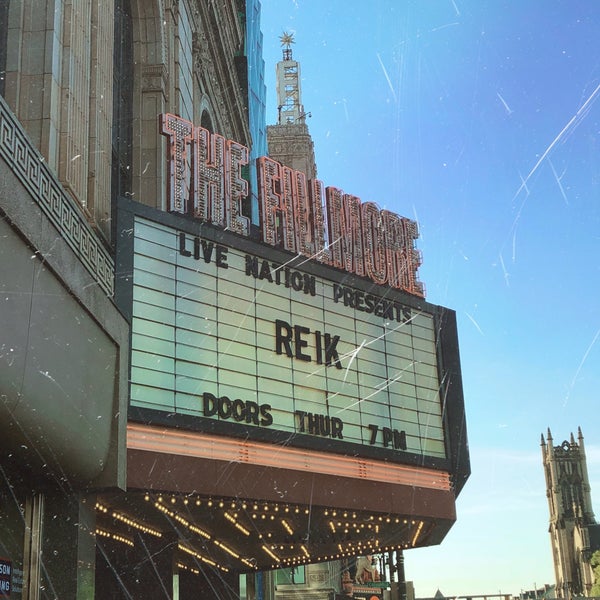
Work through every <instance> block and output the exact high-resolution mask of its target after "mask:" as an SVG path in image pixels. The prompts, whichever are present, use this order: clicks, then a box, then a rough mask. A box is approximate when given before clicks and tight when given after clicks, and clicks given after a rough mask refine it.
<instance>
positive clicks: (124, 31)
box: [111, 0, 133, 200]
mask: <svg viewBox="0 0 600 600" xmlns="http://www.w3.org/2000/svg"><path fill="white" fill-rule="evenodd" d="M132 146H133V22H132V18H131V4H130V0H115V49H114V58H113V125H112V183H111V191H112V198H113V200H114V199H115V198H117V197H118V196H125V195H130V194H131V191H132V179H133V173H132V171H133V163H132V160H133V151H132Z"/></svg>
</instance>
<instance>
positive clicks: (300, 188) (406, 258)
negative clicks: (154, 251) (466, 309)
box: [160, 114, 424, 297]
mask: <svg viewBox="0 0 600 600" xmlns="http://www.w3.org/2000/svg"><path fill="white" fill-rule="evenodd" d="M160 132H161V133H162V134H163V135H165V136H166V137H167V143H168V149H169V151H168V164H167V168H168V182H169V187H168V210H169V211H171V212H177V213H182V214H188V215H191V216H192V217H194V218H196V219H199V220H201V221H206V222H210V223H212V224H214V225H217V226H219V227H223V228H227V229H229V230H230V231H234V232H236V233H238V234H240V235H245V236H248V235H249V233H250V221H249V219H248V218H247V217H245V216H244V215H242V208H241V207H242V200H243V199H244V198H245V197H246V196H247V194H248V182H247V181H246V180H245V179H244V178H243V176H242V167H243V166H244V165H247V164H248V156H249V153H248V149H247V148H246V147H245V146H243V145H241V144H238V143H237V142H234V141H232V140H226V139H225V138H224V137H223V136H220V135H217V134H211V133H210V132H209V131H208V130H206V129H204V128H203V127H195V126H194V124H193V123H191V122H190V121H187V120H185V119H182V118H181V117H178V116H176V115H172V114H163V115H161V117H160ZM257 175H258V190H257V191H258V201H259V207H260V221H261V223H260V229H261V234H262V241H263V242H265V243H267V244H269V245H271V246H276V247H279V248H283V249H285V250H289V251H290V252H294V253H297V254H301V255H303V256H306V257H307V258H310V259H313V260H316V261H318V262H321V263H324V264H327V265H331V266H333V267H336V268H338V269H343V270H345V271H347V272H349V273H354V274H356V275H358V276H361V277H368V278H369V279H371V280H372V281H373V282H374V283H376V284H378V285H388V286H390V287H392V288H397V289H401V290H403V291H406V292H409V293H411V294H414V295H417V296H420V297H423V296H424V292H423V285H422V284H421V282H419V281H418V278H417V269H418V267H419V265H420V264H421V257H420V253H419V252H418V250H416V249H415V247H414V241H415V240H416V239H417V237H418V229H417V224H416V223H415V222H414V221H412V220H410V219H407V218H405V217H400V216H398V215H397V214H395V213H393V212H390V211H388V210H380V209H379V208H378V207H377V205H376V204H374V203H373V202H361V200H360V198H357V197H356V196H352V195H350V194H345V193H344V192H343V191H342V190H340V189H338V188H335V187H327V188H325V187H324V186H323V183H322V182H321V181H319V180H316V179H315V180H307V179H306V176H305V174H304V173H301V172H300V171H294V170H293V169H291V168H289V167H286V166H284V165H281V164H280V163H278V162H276V161H274V160H272V159H270V158H267V157H261V158H259V159H258V161H257Z"/></svg>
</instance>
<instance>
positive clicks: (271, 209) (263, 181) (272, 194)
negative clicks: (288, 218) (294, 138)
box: [256, 156, 281, 246]
mask: <svg viewBox="0 0 600 600" xmlns="http://www.w3.org/2000/svg"><path fill="white" fill-rule="evenodd" d="M256 165H257V169H258V189H259V196H260V198H261V200H262V206H261V211H260V220H261V226H262V238H263V242H265V243H266V244H269V245H270V246H277V244H278V243H279V235H278V231H277V227H278V218H277V217H278V215H277V212H278V210H279V206H280V201H281V194H280V192H279V191H278V190H280V189H281V165H280V164H279V163H278V162H276V161H274V160H271V159H270V158H267V157H266V156H261V157H260V158H259V159H258V160H257V161H256Z"/></svg>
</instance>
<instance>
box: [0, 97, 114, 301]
mask: <svg viewBox="0 0 600 600" xmlns="http://www.w3.org/2000/svg"><path fill="white" fill-rule="evenodd" d="M0 156H2V158H4V160H5V161H6V162H7V164H8V165H9V167H10V168H11V169H12V171H13V173H15V175H16V176H17V177H18V178H19V180H20V181H21V183H22V184H23V185H24V186H25V188H26V189H27V190H28V191H29V193H30V194H31V197H32V198H33V200H34V201H35V202H36V203H37V205H38V206H39V207H40V208H41V209H42V211H43V213H44V214H45V215H46V217H48V219H49V220H50V222H51V223H52V224H53V225H54V227H55V228H56V229H57V231H58V232H59V233H60V235H61V237H62V238H63V239H64V240H65V242H66V243H67V244H68V246H69V247H70V248H71V250H73V252H74V253H75V254H76V256H77V257H78V258H79V260H80V261H81V262H82V263H83V265H84V266H85V268H86V269H87V270H88V272H89V273H90V275H91V276H92V277H93V278H94V280H95V281H96V282H97V283H98V285H99V286H100V287H101V288H102V290H103V291H104V292H106V294H107V295H108V296H112V295H113V293H114V278H115V267H114V261H113V258H112V256H111V255H110V254H109V252H108V251H107V250H106V248H105V247H104V246H103V244H102V242H101V240H100V238H99V237H98V235H97V234H96V232H95V231H94V230H93V228H92V226H91V225H90V224H89V222H88V221H87V219H86V218H85V216H84V214H83V210H82V209H81V208H80V207H79V205H78V204H77V203H76V202H75V200H73V199H72V198H71V196H69V195H68V194H67V193H66V192H65V191H64V189H63V187H62V185H61V184H60V182H59V181H58V179H57V177H56V175H55V174H54V173H53V172H52V171H51V170H50V168H49V167H48V165H47V164H46V162H45V160H44V157H43V156H42V155H41V154H40V153H39V152H38V150H37V149H36V148H35V147H34V146H33V144H32V143H31V141H30V140H29V138H28V137H27V134H26V133H25V131H24V129H23V127H22V126H21V124H20V123H19V121H18V120H17V118H16V117H15V116H14V114H13V113H12V111H11V110H10V108H9V107H8V106H7V104H6V102H5V100H4V98H2V97H1V96H0Z"/></svg>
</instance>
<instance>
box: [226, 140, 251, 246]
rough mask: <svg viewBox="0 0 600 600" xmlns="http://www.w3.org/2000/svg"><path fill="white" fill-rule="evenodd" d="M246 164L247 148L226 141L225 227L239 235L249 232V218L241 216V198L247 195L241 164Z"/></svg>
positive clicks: (246, 183)
mask: <svg viewBox="0 0 600 600" xmlns="http://www.w3.org/2000/svg"><path fill="white" fill-rule="evenodd" d="M247 164H248V148H246V146H242V145H241V144H238V143H237V142H231V141H229V142H227V187H228V190H227V192H228V193H227V197H228V201H227V228H228V229H230V230H231V231H235V233H239V234H241V235H248V234H249V233H250V220H249V219H248V217H244V216H242V200H243V199H244V198H245V197H246V196H247V195H248V182H247V181H246V180H245V179H244V178H243V177H242V166H243V165H247Z"/></svg>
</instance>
